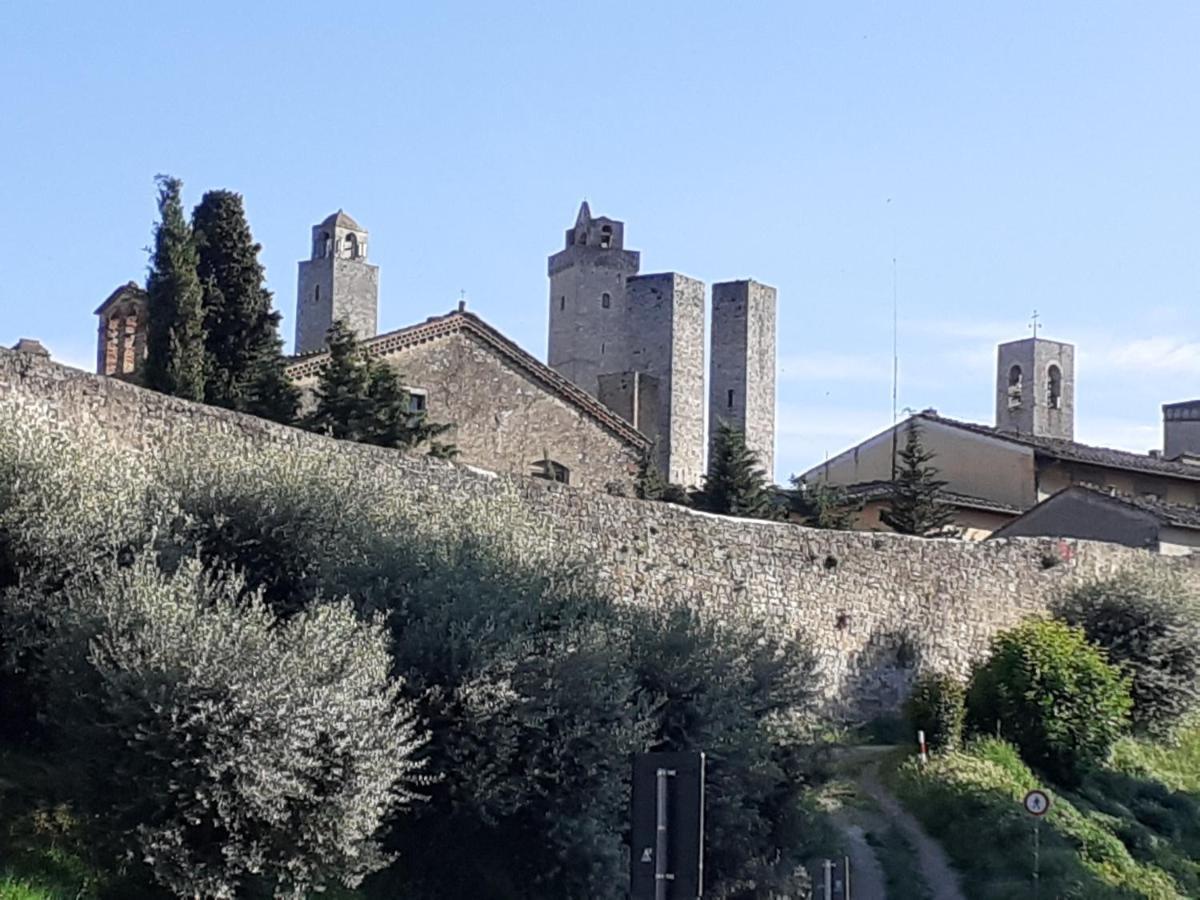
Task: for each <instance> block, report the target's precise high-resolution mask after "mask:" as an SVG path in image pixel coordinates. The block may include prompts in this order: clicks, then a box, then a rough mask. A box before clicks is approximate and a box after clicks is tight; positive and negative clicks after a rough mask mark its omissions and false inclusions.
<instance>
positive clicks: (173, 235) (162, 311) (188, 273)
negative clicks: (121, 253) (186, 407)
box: [144, 175, 205, 400]
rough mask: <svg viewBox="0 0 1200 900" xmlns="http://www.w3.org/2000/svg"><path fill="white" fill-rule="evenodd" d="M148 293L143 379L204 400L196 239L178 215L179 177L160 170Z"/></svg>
mask: <svg viewBox="0 0 1200 900" xmlns="http://www.w3.org/2000/svg"><path fill="white" fill-rule="evenodd" d="M156 181H157V183H158V215H159V221H158V224H157V225H156V226H155V228H154V255H153V256H152V258H151V260H150V271H149V274H148V275H147V276H146V293H147V294H148V300H147V305H148V310H147V317H148V322H147V329H146V330H147V334H146V364H145V369H144V372H145V383H146V386H147V387H149V388H153V389H154V390H156V391H161V392H162V393H164V394H174V395H175V396H177V397H183V398H185V399H187V400H203V399H204V375H205V365H204V308H203V305H202V304H203V296H202V291H201V289H200V279H199V277H198V276H197V273H196V263H197V258H196V244H195V241H194V239H193V235H192V229H191V228H190V227H189V226H188V223H187V220H186V219H185V218H184V216H183V202H182V200H181V199H180V190H181V189H182V187H183V184H182V182H180V180H179V179H178V178H171V177H169V176H166V175H159V176H158V178H157V179H156Z"/></svg>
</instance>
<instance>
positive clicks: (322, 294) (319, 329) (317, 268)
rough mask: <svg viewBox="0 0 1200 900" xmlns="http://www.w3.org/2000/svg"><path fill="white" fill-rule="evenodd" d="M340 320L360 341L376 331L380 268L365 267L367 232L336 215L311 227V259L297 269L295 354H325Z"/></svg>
mask: <svg viewBox="0 0 1200 900" xmlns="http://www.w3.org/2000/svg"><path fill="white" fill-rule="evenodd" d="M339 319H340V320H344V321H345V322H346V324H348V325H349V326H350V328H351V329H353V331H354V333H355V334H356V335H357V336H358V338H359V340H366V339H367V338H372V337H375V334H376V332H377V330H378V320H379V267H378V266H373V265H371V264H370V263H368V262H367V230H366V229H365V228H362V227H361V226H360V225H359V224H358V223H357V222H355V221H354V220H353V219H352V218H350V216H348V215H346V213H344V212H342V211H341V210H340V209H339V210H338V211H337V212H336V213H333V214H332V215H330V216H328V217H327V218H326V219H325V221H324V222H322V223H321V224H320V225H316V226H314V227H313V230H312V258H311V259H306V260H304V261H302V262H301V263H300V278H299V284H298V286H297V290H296V346H295V352H296V353H313V352H316V351H318V350H322V349H324V347H325V337H326V334H327V333H328V332H329V327H330V326H331V325H333V323H334V322H336V321H338V320H339Z"/></svg>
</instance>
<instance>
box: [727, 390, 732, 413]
mask: <svg viewBox="0 0 1200 900" xmlns="http://www.w3.org/2000/svg"><path fill="white" fill-rule="evenodd" d="M727 402H728V404H729V408H730V409H733V391H732V390H731V391H730V392H729V399H728V401H727Z"/></svg>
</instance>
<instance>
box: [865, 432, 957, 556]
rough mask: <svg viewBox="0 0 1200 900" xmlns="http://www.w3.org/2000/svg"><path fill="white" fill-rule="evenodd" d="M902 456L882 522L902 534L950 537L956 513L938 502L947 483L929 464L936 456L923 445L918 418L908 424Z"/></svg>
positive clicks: (882, 515) (883, 512)
mask: <svg viewBox="0 0 1200 900" xmlns="http://www.w3.org/2000/svg"><path fill="white" fill-rule="evenodd" d="M899 455H900V466H899V468H898V470H897V472H896V477H895V478H894V479H893V480H892V497H891V501H890V503H889V505H888V506H887V507H886V508H885V509H883V510H882V511H881V512H880V514H879V518H880V520H882V522H883V524H885V525H887V526H888V527H889V528H891V529H892V531H895V532H897V533H899V534H912V535H917V536H919V537H949V536H951V535H952V534H953V533H954V529H953V528H952V527H951V525H952V523H953V521H954V510H952V509H951V508H950V507H949V506H947V505H946V504H945V503H943V502H942V501H941V500H940V499H938V494H939V493H940V492H941V490H942V489H943V488H944V487H945V486H946V482H945V481H942V480H940V479H939V478H938V470H937V467H936V466H932V465H930V463H931V462H932V461H933V459H934V457H936V456H937V454H936V453H934V452H933V451H932V450H926V449H925V447H924V445H922V443H921V429H920V426H918V425H917V423H916V420H915V419H910V420H909V422H908V427H907V428H906V429H905V439H904V449H903V450H901V451H900V454H899Z"/></svg>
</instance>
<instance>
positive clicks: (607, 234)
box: [600, 225, 612, 250]
mask: <svg viewBox="0 0 1200 900" xmlns="http://www.w3.org/2000/svg"><path fill="white" fill-rule="evenodd" d="M611 246H612V226H611V225H605V226H604V227H603V228H601V229H600V249H601V250H607V249H608V248H609V247H611Z"/></svg>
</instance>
